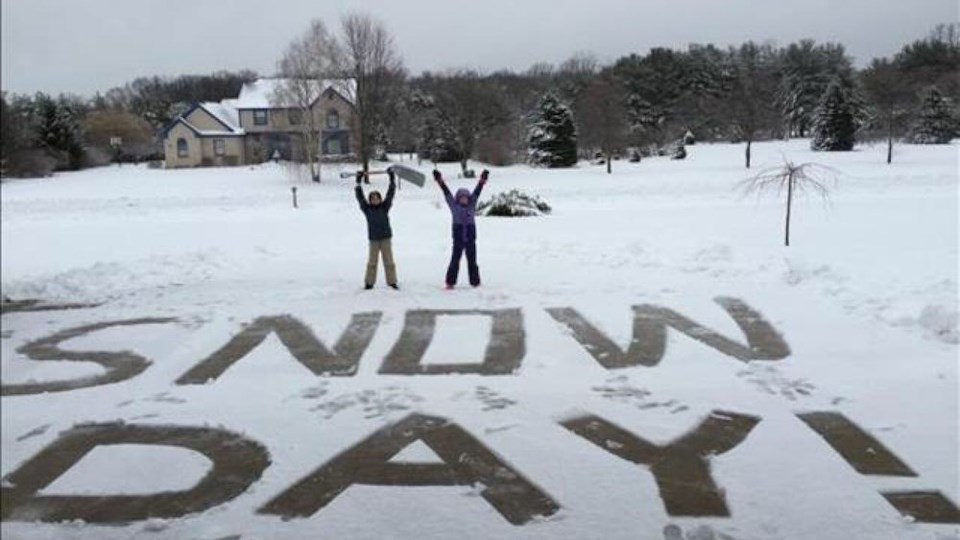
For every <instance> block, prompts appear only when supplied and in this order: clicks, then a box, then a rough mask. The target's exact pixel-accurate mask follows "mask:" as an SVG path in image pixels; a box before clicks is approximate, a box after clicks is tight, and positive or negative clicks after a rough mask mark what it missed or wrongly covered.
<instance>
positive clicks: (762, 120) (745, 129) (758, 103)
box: [727, 42, 779, 169]
mask: <svg viewBox="0 0 960 540" xmlns="http://www.w3.org/2000/svg"><path fill="white" fill-rule="evenodd" d="M729 56H730V59H731V67H732V70H731V71H732V76H731V78H730V92H729V93H728V94H727V99H728V105H727V110H728V112H729V115H730V122H731V124H732V125H733V128H734V129H735V130H736V135H737V138H738V139H741V140H743V141H744V142H746V143H747V147H746V149H745V151H744V161H745V162H746V166H747V168H748V169H749V168H750V147H751V146H752V145H753V141H754V140H755V139H756V138H757V136H758V135H759V134H760V133H761V132H762V131H763V130H764V129H767V128H772V127H773V126H774V125H776V124H777V122H778V121H779V115H778V111H777V109H776V105H775V100H776V95H777V94H776V92H777V79H776V75H775V71H774V62H775V53H774V52H773V49H772V47H769V46H759V45H757V44H755V43H753V42H747V43H744V44H743V45H741V46H740V48H739V49H731V50H730V53H729Z"/></svg>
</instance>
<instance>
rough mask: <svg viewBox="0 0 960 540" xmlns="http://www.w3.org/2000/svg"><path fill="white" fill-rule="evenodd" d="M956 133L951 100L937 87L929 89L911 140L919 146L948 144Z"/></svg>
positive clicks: (924, 97)
mask: <svg viewBox="0 0 960 540" xmlns="http://www.w3.org/2000/svg"><path fill="white" fill-rule="evenodd" d="M956 133H957V124H956V121H955V120H954V118H953V114H952V112H951V111H950V100H949V99H948V98H946V97H944V96H943V94H942V93H941V92H940V90H939V89H938V88H937V87H936V86H931V87H929V88H927V90H926V91H925V92H924V94H923V104H922V105H921V106H920V114H919V117H918V118H917V124H916V126H915V127H914V129H913V134H912V137H911V139H912V140H913V142H915V143H917V144H948V143H949V142H950V140H951V139H953V137H954V135H956Z"/></svg>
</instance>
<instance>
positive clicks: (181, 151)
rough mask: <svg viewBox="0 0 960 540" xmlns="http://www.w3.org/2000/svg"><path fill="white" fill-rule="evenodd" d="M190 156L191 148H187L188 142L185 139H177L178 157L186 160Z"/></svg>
mask: <svg viewBox="0 0 960 540" xmlns="http://www.w3.org/2000/svg"><path fill="white" fill-rule="evenodd" d="M189 156H190V147H189V146H187V140H186V139H184V138H183V137H180V138H179V139H177V157H179V158H185V157H189Z"/></svg>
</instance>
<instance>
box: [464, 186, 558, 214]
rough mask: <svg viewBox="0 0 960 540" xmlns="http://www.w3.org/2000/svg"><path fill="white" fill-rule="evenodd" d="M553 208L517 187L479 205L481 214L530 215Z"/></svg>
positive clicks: (543, 212) (546, 211)
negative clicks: (518, 189)
mask: <svg viewBox="0 0 960 540" xmlns="http://www.w3.org/2000/svg"><path fill="white" fill-rule="evenodd" d="M552 210H553V209H552V208H550V205H549V204H547V203H546V202H545V201H543V200H542V199H541V198H540V197H538V196H536V195H532V196H531V195H527V194H526V193H521V192H520V191H517V190H515V189H513V190H510V191H508V192H506V193H497V194H496V195H494V196H493V198H491V199H490V200H488V201H484V202H482V203H480V204H479V205H478V206H477V213H478V214H480V215H481V216H500V217H530V216H542V215H545V214H549V213H550V212H551V211H552Z"/></svg>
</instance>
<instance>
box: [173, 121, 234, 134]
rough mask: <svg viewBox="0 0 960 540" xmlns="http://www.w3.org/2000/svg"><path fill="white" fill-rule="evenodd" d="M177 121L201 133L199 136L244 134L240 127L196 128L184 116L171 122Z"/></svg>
mask: <svg viewBox="0 0 960 540" xmlns="http://www.w3.org/2000/svg"><path fill="white" fill-rule="evenodd" d="M177 122H183V125H185V126H187V127H188V128H190V130H191V131H193V132H194V133H196V134H197V135H201V136H204V137H232V136H240V135H244V134H245V132H244V130H242V129H240V128H236V129H234V130H233V131H227V130H215V129H200V128H198V127H197V126H195V125H193V124H191V123H190V122H188V121H187V119H186V118H184V117H183V116H178V117H177V119H176V120H174V122H173V123H174V124H175V123H177ZM171 125H172V124H171Z"/></svg>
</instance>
